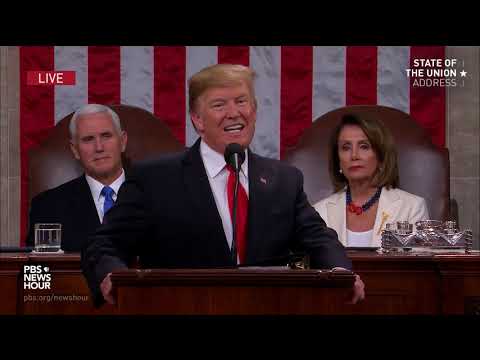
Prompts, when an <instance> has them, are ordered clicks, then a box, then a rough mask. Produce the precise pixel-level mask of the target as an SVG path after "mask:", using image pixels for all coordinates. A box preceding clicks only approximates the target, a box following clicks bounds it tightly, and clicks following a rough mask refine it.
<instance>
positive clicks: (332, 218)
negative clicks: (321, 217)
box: [325, 191, 347, 246]
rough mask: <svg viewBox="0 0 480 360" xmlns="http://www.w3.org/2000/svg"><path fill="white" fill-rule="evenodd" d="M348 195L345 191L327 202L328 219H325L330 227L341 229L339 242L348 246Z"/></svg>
mask: <svg viewBox="0 0 480 360" xmlns="http://www.w3.org/2000/svg"><path fill="white" fill-rule="evenodd" d="M345 202H346V195H345V191H342V192H340V193H336V194H335V195H334V196H332V197H331V198H330V200H329V201H328V202H327V204H326V206H327V214H328V219H325V221H327V223H328V224H329V227H331V228H334V229H339V234H338V237H339V240H340V242H341V243H342V244H343V245H345V246H346V245H347V222H346V216H347V213H346V205H345Z"/></svg>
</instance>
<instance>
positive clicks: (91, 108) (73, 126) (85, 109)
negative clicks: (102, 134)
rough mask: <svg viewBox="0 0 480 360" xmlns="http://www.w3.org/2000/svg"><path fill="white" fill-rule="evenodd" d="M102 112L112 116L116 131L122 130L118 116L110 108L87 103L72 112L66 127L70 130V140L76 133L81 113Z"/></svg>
mask: <svg viewBox="0 0 480 360" xmlns="http://www.w3.org/2000/svg"><path fill="white" fill-rule="evenodd" d="M104 112H106V113H108V114H109V115H110V117H111V118H112V123H113V126H114V127H115V128H116V129H117V132H118V133H119V134H120V133H121V132H122V131H123V129H122V124H121V123H120V117H119V116H118V114H117V113H116V112H115V111H113V110H112V109H111V108H109V107H108V106H105V105H101V104H87V105H84V106H82V107H81V108H80V109H78V110H77V111H75V113H74V114H73V116H72V119H71V120H70V124H69V127H68V130H69V131H70V138H71V139H72V140H74V139H75V135H76V133H77V121H78V118H79V117H81V116H83V115H90V114H98V113H104Z"/></svg>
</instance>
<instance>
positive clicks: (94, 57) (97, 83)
mask: <svg viewBox="0 0 480 360" xmlns="http://www.w3.org/2000/svg"><path fill="white" fill-rule="evenodd" d="M88 102H89V103H97V104H105V105H109V104H114V105H115V104H120V46H89V47H88Z"/></svg>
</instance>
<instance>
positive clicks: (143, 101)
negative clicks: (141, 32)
mask: <svg viewBox="0 0 480 360" xmlns="http://www.w3.org/2000/svg"><path fill="white" fill-rule="evenodd" d="M120 54H121V55H120V74H121V75H120V76H121V81H120V98H121V102H122V104H126V105H133V106H138V107H140V108H143V109H145V110H148V111H150V112H151V113H153V79H154V75H153V46H122V47H120Z"/></svg>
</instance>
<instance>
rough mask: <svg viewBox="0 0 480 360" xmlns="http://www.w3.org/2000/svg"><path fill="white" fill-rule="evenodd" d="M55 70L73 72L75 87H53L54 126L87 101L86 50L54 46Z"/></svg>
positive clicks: (78, 47) (82, 47)
mask: <svg viewBox="0 0 480 360" xmlns="http://www.w3.org/2000/svg"><path fill="white" fill-rule="evenodd" d="M54 62H55V70H70V71H75V85H67V86H56V87H55V119H54V121H55V124H57V123H58V122H59V121H60V120H62V119H63V118H64V117H65V116H67V115H68V114H70V113H71V112H73V111H75V110H77V109H78V108H79V107H81V106H82V105H84V104H86V103H87V101H88V93H87V92H88V90H87V88H88V72H87V65H88V64H87V63H88V48H87V47H86V46H55V57H54Z"/></svg>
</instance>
